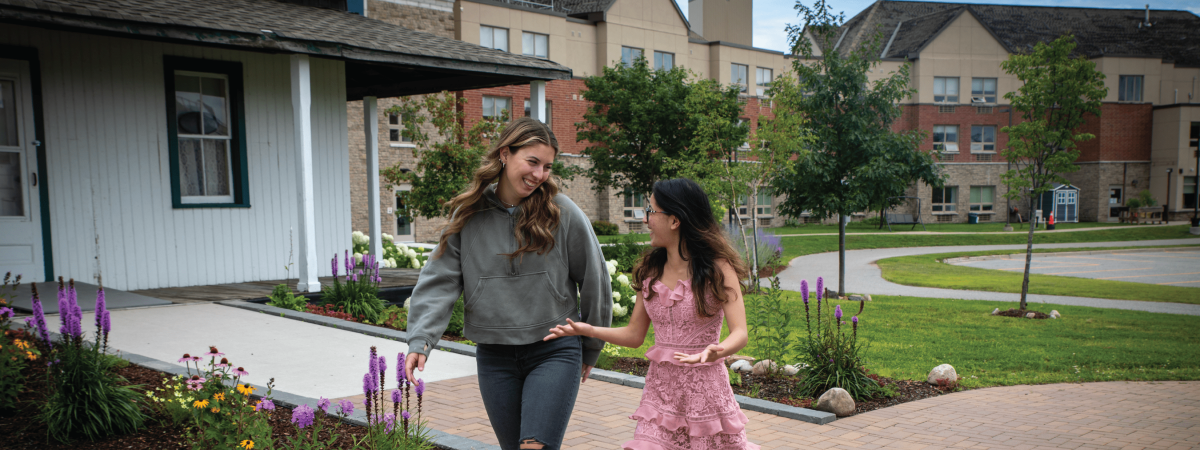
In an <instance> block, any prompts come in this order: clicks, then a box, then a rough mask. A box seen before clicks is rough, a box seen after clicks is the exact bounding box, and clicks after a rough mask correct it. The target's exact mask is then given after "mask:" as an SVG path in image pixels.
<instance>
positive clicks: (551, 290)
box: [408, 185, 613, 366]
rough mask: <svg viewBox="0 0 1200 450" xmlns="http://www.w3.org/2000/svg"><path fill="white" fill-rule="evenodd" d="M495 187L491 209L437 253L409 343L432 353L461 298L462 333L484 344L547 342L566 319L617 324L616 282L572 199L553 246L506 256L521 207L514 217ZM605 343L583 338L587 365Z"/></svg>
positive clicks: (563, 207) (414, 309) (413, 309)
mask: <svg viewBox="0 0 1200 450" xmlns="http://www.w3.org/2000/svg"><path fill="white" fill-rule="evenodd" d="M495 189H496V187H495V185H492V186H490V187H488V188H487V191H486V192H485V193H484V200H483V202H484V206H483V207H482V209H481V210H480V211H479V212H477V213H475V215H474V216H472V217H471V220H470V221H469V222H467V225H466V226H465V227H463V229H462V231H461V232H459V233H457V234H454V235H452V236H450V237H449V239H447V240H446V244H445V246H446V250H445V252H444V253H442V256H441V257H438V258H433V257H431V258H430V259H429V261H428V263H427V264H426V265H425V268H423V269H421V276H420V278H419V279H418V280H417V286H416V287H415V288H413V293H412V300H411V302H410V303H409V312H408V348H409V351H410V352H414V353H420V354H422V355H426V356H428V355H429V351H430V349H432V348H433V347H434V346H435V345H437V343H438V340H440V339H441V336H442V333H444V332H445V331H446V326H447V325H449V324H450V315H451V313H452V312H453V309H454V302H455V301H456V300H458V296H459V294H462V296H463V299H464V301H465V302H466V315H465V319H466V320H465V322H466V323H465V326H464V327H463V334H464V335H465V336H466V338H467V339H470V340H472V341H475V342H478V343H481V344H506V345H523V344H531V343H534V342H538V341H540V340H542V338H543V337H545V336H546V335H548V334H550V332H549V330H550V328H552V327H554V326H555V325H566V323H567V320H566V319H567V318H568V317H570V318H571V319H572V320H575V321H580V322H587V323H589V324H591V325H594V326H598V327H607V326H609V325H611V324H612V303H613V300H612V284H611V281H610V279H609V275H608V268H607V266H605V264H604V255H603V254H602V253H601V252H600V243H599V242H598V241H597V240H596V235H595V233H594V232H593V231H592V226H591V222H590V221H588V218H587V216H586V215H584V214H583V211H582V210H580V209H579V207H578V206H576V205H575V202H572V201H571V199H569V198H567V196H565V195H562V194H558V195H557V196H556V197H555V198H554V202H555V203H557V204H558V207H559V210H560V211H561V215H560V222H559V225H558V230H557V231H556V232H555V234H554V248H553V249H551V250H550V251H548V252H546V253H544V254H541V255H538V254H537V253H535V252H530V253H524V254H523V255H522V256H518V257H517V258H515V259H511V260H510V259H509V257H507V256H504V254H505V253H512V252H513V251H516V249H517V240H516V237H515V235H514V234H513V227H515V226H516V224H517V218H518V217H520V214H521V209H520V206H518V207H517V210H516V211H514V212H513V213H512V214H509V212H508V210H506V209H505V208H504V207H503V206H502V205H501V203H500V201H499V199H497V198H496V191H495ZM603 347H604V341H601V340H599V339H593V338H583V363H584V364H587V365H593V366H594V365H596V360H597V359H598V358H599V357H600V349H602V348H603Z"/></svg>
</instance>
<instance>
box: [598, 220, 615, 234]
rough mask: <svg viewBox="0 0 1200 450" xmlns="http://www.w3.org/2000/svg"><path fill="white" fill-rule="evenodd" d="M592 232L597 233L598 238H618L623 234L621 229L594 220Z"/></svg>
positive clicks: (604, 221) (607, 222)
mask: <svg viewBox="0 0 1200 450" xmlns="http://www.w3.org/2000/svg"><path fill="white" fill-rule="evenodd" d="M592 231H595V232H596V236H616V235H618V234H621V228H620V227H618V226H617V225H616V224H614V223H612V222H609V221H606V220H593V221H592Z"/></svg>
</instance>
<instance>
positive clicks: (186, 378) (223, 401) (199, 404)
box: [147, 347, 275, 449]
mask: <svg viewBox="0 0 1200 450" xmlns="http://www.w3.org/2000/svg"><path fill="white" fill-rule="evenodd" d="M224 356H225V354H224V353H222V352H220V351H219V350H217V348H216V347H209V348H208V352H207V353H203V354H200V355H199V356H192V355H190V354H187V353H184V354H183V357H182V358H179V361H178V362H181V363H183V364H184V367H186V368H187V372H188V373H187V375H178V376H176V377H175V378H171V379H168V380H165V382H164V383H163V384H164V386H165V388H160V389H158V390H156V391H155V392H148V393H147V396H148V397H150V399H151V400H152V401H154V402H155V403H157V404H158V405H160V408H162V409H164V410H165V411H166V412H167V413H168V414H169V415H170V416H171V417H172V418H173V419H174V420H175V421H176V423H179V424H183V425H184V426H186V427H187V431H186V434H187V437H188V440H190V441H191V442H192V446H193V448H197V449H208V448H250V447H247V445H249V446H255V447H258V448H271V447H272V444H273V442H272V441H273V440H272V437H271V426H270V423H269V420H270V417H271V413H272V412H273V411H274V410H275V404H274V403H273V402H271V399H270V397H271V392H272V390H273V389H274V383H275V380H274V379H271V382H269V383H267V392H266V394H265V395H263V396H262V397H261V399H260V400H257V401H256V400H255V399H254V395H253V394H254V391H255V390H256V388H255V387H254V386H251V385H249V384H243V383H242V382H241V378H242V377H243V376H246V375H249V374H250V373H249V372H247V371H246V369H245V368H243V367H238V366H235V365H234V364H233V363H231V362H230V361H229V359H228V358H225V357H224ZM218 358H220V359H218ZM206 359H207V363H206V364H205V363H204V361H205V360H206ZM193 369H194V370H195V372H193Z"/></svg>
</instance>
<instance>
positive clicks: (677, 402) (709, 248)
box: [545, 178, 759, 450]
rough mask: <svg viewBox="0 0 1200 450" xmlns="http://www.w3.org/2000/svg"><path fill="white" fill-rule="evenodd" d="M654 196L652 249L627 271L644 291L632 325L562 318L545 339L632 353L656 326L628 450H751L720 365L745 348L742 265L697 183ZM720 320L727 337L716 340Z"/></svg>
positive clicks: (658, 186) (660, 189) (662, 185)
mask: <svg viewBox="0 0 1200 450" xmlns="http://www.w3.org/2000/svg"><path fill="white" fill-rule="evenodd" d="M653 191H654V192H653V194H652V195H651V196H650V199H649V204H648V205H647V207H646V217H645V218H644V219H643V220H645V223H646V224H647V226H648V227H649V229H650V246H651V249H650V250H649V251H647V252H646V253H645V254H643V255H642V259H641V261H640V262H639V263H638V265H637V267H636V268H635V269H634V271H633V276H634V280H637V281H638V282H639V283H640V284H641V291H640V292H639V293H638V295H637V300H636V303H635V305H634V307H633V316H632V317H631V318H630V320H629V325H628V326H625V327H620V328H601V327H593V326H591V325H588V324H586V323H579V322H574V321H571V320H570V319H567V320H568V322H570V323H569V324H568V325H559V326H557V327H554V328H552V329H550V335H548V336H546V338H545V339H546V340H551V339H555V338H559V337H563V336H586V337H594V338H599V339H601V340H604V341H606V342H609V343H612V344H616V345H620V346H624V347H631V348H637V347H641V346H642V343H643V342H645V340H646V331H647V329H648V327H649V326H650V324H651V323H653V324H654V338H655V343H654V346H652V347H650V350H649V351H647V352H646V359H649V360H650V370H649V372H648V373H647V374H646V387H645V388H644V389H643V391H642V402H641V405H640V406H638V409H637V411H635V412H634V413H633V415H632V416H630V418H632V419H634V420H636V421H637V428H636V429H635V430H634V432H633V440H631V441H629V442H626V443H625V445H624V448H625V449H628V450H717V449H720V450H733V449H753V450H756V449H758V448H759V447H758V446H757V445H755V444H753V443H751V442H750V441H749V440H748V439H746V431H745V429H746V423H747V422H748V419H747V418H746V415H745V414H743V413H742V411H741V408H739V407H738V404H737V401H736V400H735V399H734V397H733V390H732V389H731V388H730V387H729V378H728V374H727V372H726V369H725V364H724V359H725V357H726V356H729V355H732V354H734V353H736V352H737V351H738V350H741V349H742V347H745V346H746V343H747V341H748V337H747V333H746V310H745V305H744V304H743V303H742V294H741V283H740V280H743V279H745V278H747V277H748V273H747V270H746V267H745V265H744V264H743V263H742V261H741V258H740V257H739V256H738V253H737V251H735V250H734V249H733V246H731V245H730V244H729V242H728V241H727V240H726V239H725V235H724V234H723V233H722V230H721V226H720V225H719V224H718V223H717V222H716V220H715V219H714V217H713V211H712V208H711V207H710V206H709V203H708V195H707V194H705V193H704V190H703V189H701V188H700V186H699V185H697V184H696V183H695V182H693V181H692V180H688V179H684V178H680V179H674V180H667V181H660V182H658V183H655V184H654V189H653ZM722 319H724V320H725V321H726V323H727V325H728V327H729V336H728V337H727V338H725V340H724V341H720V342H718V340H719V339H720V336H721V321H722Z"/></svg>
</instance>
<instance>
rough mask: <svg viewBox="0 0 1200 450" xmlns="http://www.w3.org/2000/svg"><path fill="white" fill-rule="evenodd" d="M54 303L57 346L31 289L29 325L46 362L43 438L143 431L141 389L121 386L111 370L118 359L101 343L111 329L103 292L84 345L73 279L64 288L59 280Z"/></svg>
mask: <svg viewBox="0 0 1200 450" xmlns="http://www.w3.org/2000/svg"><path fill="white" fill-rule="evenodd" d="M58 282H59V288H58V297H59V298H58V304H59V322H60V325H61V326H60V328H59V332H60V338H59V342H58V344H57V345H52V344H51V342H50V337H49V331H48V330H47V328H46V318H45V316H44V312H43V309H42V305H41V300H40V299H39V298H38V294H37V288H36V286H34V289H33V302H32V303H33V307H32V309H33V311H34V316H33V317H31V318H30V320H29V321H28V323H29V324H30V325H31V327H32V328H34V330H35V334H36V335H38V336H39V338H40V339H43V340H44V341H45V342H43V343H42V345H44V348H46V349H47V350H48V352H47V353H46V355H47V356H46V358H45V359H46V360H47V361H49V362H48V363H47V370H46V378H47V381H46V384H47V392H48V393H49V395H48V397H47V400H46V403H45V404H44V405H43V406H42V410H41V411H40V412H39V414H38V419H40V420H41V421H42V422H44V423H45V424H46V430H47V435H48V436H49V437H51V438H54V439H55V440H58V441H60V442H62V443H69V442H70V440H71V439H75V438H86V439H88V440H92V441H95V440H98V439H102V438H105V437H107V436H110V435H114V434H127V433H132V432H134V431H137V430H138V429H139V428H141V427H142V426H143V424H144V423H145V420H146V415H145V414H144V413H142V409H141V407H142V406H144V402H143V401H142V398H141V397H142V396H141V395H139V394H138V392H137V389H139V388H140V387H141V386H126V385H124V384H123V383H124V382H125V381H126V380H125V379H124V378H122V377H121V376H120V375H117V373H116V371H115V366H116V364H117V363H118V362H119V361H120V360H119V359H117V358H113V357H109V356H108V355H106V354H105V352H104V351H105V347H104V346H105V345H106V344H105V343H106V342H108V333H109V331H110V330H111V326H110V321H109V319H108V312H107V311H106V308H105V305H104V287H103V286H101V287H100V291H99V294H98V295H97V299H96V300H97V301H96V303H97V304H96V313H97V317H98V320H97V321H96V322H97V323H96V336H95V337H96V342H95V343H88V342H85V341H84V339H83V337H84V332H83V324H82V318H83V313H82V311H81V309H80V307H79V302H78V298H77V292H76V290H75V280H71V281H70V283H69V284H64V283H63V280H62V277H59V279H58Z"/></svg>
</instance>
